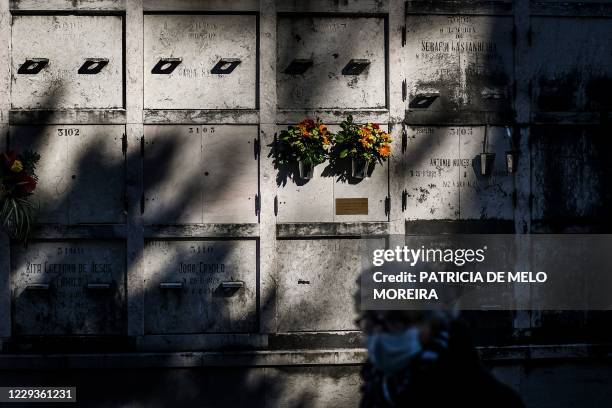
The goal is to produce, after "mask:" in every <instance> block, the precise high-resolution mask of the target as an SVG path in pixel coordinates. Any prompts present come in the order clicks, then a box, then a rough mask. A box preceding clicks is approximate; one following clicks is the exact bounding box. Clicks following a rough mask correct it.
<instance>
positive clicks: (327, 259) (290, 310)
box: [278, 239, 384, 332]
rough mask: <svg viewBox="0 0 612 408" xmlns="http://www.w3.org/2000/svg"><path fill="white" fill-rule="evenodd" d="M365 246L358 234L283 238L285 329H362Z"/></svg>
mask: <svg viewBox="0 0 612 408" xmlns="http://www.w3.org/2000/svg"><path fill="white" fill-rule="evenodd" d="M382 242H384V239H383V241H382ZM360 248H361V241H360V240H359V239H315V240H281V241H278V252H279V264H278V269H279V279H280V280H279V284H278V329H279V331H280V332H294V331H325V330H357V326H356V324H355V319H356V317H357V316H356V313H355V300H354V295H355V293H356V290H357V278H358V277H359V273H360V271H361V268H362V265H361V258H360Z"/></svg>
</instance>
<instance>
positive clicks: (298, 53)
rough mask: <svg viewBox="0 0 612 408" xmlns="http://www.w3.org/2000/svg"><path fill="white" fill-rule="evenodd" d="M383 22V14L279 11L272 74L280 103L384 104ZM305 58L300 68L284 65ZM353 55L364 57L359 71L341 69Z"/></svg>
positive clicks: (295, 105)
mask: <svg viewBox="0 0 612 408" xmlns="http://www.w3.org/2000/svg"><path fill="white" fill-rule="evenodd" d="M384 30H385V24H384V20H383V19H382V18H363V17H332V16H316V17H315V16H309V17H296V16H295V17H294V16H281V17H280V18H279V19H278V29H277V44H278V45H277V46H278V49H277V64H276V70H277V72H276V80H277V93H278V107H279V108H280V109H305V108H339V109H343V108H352V109H355V108H384V107H386V96H385V78H386V73H385V64H386V57H385V31H384ZM296 59H298V60H299V59H302V60H306V59H310V60H312V66H311V67H310V68H308V70H306V71H305V72H304V73H300V74H289V73H285V70H286V69H287V67H289V65H290V64H291V62H292V61H293V60H296ZM353 59H361V60H368V61H369V65H368V66H367V67H366V68H365V70H364V71H363V72H362V73H361V74H359V75H344V74H343V73H342V71H343V69H344V68H345V67H346V66H347V64H348V63H349V62H350V61H351V60H353Z"/></svg>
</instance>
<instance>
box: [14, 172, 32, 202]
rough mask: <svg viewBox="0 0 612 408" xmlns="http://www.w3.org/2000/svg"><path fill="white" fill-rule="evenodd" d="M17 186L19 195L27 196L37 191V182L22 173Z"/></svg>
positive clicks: (18, 177)
mask: <svg viewBox="0 0 612 408" xmlns="http://www.w3.org/2000/svg"><path fill="white" fill-rule="evenodd" d="M16 185H17V187H18V191H19V194H20V195H23V196H27V195H28V194H31V193H32V192H33V191H34V190H35V189H36V180H34V179H33V178H32V177H30V176H28V175H27V174H23V173H21V174H19V175H18V176H17V183H16Z"/></svg>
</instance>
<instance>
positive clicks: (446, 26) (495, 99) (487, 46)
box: [404, 15, 514, 115]
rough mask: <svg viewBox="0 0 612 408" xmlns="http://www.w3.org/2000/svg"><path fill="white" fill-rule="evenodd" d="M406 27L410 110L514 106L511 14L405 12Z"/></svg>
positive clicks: (452, 111)
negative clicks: (506, 15) (409, 13)
mask: <svg viewBox="0 0 612 408" xmlns="http://www.w3.org/2000/svg"><path fill="white" fill-rule="evenodd" d="M406 27H407V34H406V53H407V54H406V56H407V61H408V62H407V65H406V68H405V70H404V71H405V74H406V78H407V94H408V95H407V96H408V97H407V102H408V106H407V108H408V109H409V110H411V111H412V110H414V111H429V112H438V113H442V114H445V115H453V114H456V113H457V111H508V110H510V109H511V108H512V95H511V89H512V81H513V58H514V57H513V43H512V30H513V28H512V27H513V21H512V17H499V16H468V15H462V16H459V15H449V16H443V15H408V16H407V17H406Z"/></svg>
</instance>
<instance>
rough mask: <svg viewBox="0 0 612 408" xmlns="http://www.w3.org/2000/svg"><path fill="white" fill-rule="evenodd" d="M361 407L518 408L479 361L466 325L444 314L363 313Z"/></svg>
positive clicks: (514, 396) (511, 394) (512, 396)
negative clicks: (364, 343) (365, 358)
mask: <svg viewBox="0 0 612 408" xmlns="http://www.w3.org/2000/svg"><path fill="white" fill-rule="evenodd" d="M359 324H360V326H361V328H362V329H363V330H364V332H365V334H366V339H367V348H368V361H367V363H366V365H365V367H364V369H363V380H364V385H363V389H362V391H363V397H362V403H361V406H362V407H363V408H374V407H377V408H378V407H452V406H456V407H487V408H499V407H501V408H506V407H507V408H510V407H523V406H524V405H523V402H522V401H521V399H520V397H519V396H518V395H517V394H516V393H515V392H514V391H512V390H511V389H510V388H508V387H507V386H505V385H503V384H501V383H500V382H499V381H497V380H496V379H495V378H494V377H493V376H492V375H491V374H490V373H489V372H488V371H487V370H486V369H485V368H484V367H483V366H482V365H481V363H480V360H479V358H478V354H477V352H476V350H475V348H474V347H473V346H472V344H471V342H470V339H469V335H468V330H467V327H466V326H465V325H464V324H463V323H462V322H461V321H460V320H458V319H456V316H454V314H453V313H452V312H448V311H365V312H363V313H362V315H361V318H360V319H359Z"/></svg>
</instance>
